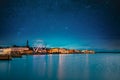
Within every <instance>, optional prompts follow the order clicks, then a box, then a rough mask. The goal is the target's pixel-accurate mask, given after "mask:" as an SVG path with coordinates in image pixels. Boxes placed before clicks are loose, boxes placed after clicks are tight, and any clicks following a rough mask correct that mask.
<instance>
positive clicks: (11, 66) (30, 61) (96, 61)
mask: <svg viewBox="0 0 120 80" xmlns="http://www.w3.org/2000/svg"><path fill="white" fill-rule="evenodd" d="M0 80H120V53H118V54H115V53H99V54H49V55H23V56H22V58H13V59H12V60H6V61H4V60H0Z"/></svg>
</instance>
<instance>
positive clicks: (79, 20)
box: [0, 0, 120, 50]
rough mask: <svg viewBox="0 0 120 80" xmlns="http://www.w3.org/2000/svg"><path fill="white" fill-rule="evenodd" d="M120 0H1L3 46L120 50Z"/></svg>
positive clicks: (0, 27)
mask: <svg viewBox="0 0 120 80" xmlns="http://www.w3.org/2000/svg"><path fill="white" fill-rule="evenodd" d="M119 3H120V2H119V1H117V0H114V1H112V0H101V1H97V0H46V1H45V0H17V1H16V0H11V1H9V0H4V1H0V12H1V13H0V45H14V44H16V45H24V44H25V43H26V40H29V43H30V45H32V43H33V42H34V40H38V39H41V40H43V41H45V42H46V43H47V46H48V47H61V48H74V49H89V48H90V49H91V48H92V49H107V50H120V36H119V35H120V32H119V30H120V28H119V27H120V23H119V22H120V11H119V9H120V6H119Z"/></svg>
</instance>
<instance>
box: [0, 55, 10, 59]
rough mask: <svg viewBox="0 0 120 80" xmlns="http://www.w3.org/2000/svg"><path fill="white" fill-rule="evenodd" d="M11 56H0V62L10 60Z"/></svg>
mask: <svg viewBox="0 0 120 80" xmlns="http://www.w3.org/2000/svg"><path fill="white" fill-rule="evenodd" d="M11 59H12V56H11V55H7V54H5V55H4V54H0V60H11Z"/></svg>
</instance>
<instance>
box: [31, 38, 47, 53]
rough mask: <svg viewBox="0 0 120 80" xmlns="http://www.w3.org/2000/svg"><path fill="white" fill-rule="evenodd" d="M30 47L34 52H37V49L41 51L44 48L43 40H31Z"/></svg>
mask: <svg viewBox="0 0 120 80" xmlns="http://www.w3.org/2000/svg"><path fill="white" fill-rule="evenodd" d="M32 48H33V51H34V52H35V53H37V52H38V50H39V51H42V50H43V49H45V48H46V44H45V42H44V41H43V40H41V39H39V40H35V41H34V42H33V45H32Z"/></svg>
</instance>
